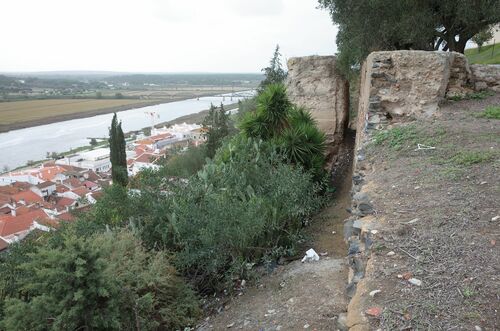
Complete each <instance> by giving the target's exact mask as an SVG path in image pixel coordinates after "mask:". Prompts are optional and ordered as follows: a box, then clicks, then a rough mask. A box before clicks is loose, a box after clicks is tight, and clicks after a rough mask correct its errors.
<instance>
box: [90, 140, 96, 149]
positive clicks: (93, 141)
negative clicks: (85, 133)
mask: <svg viewBox="0 0 500 331" xmlns="http://www.w3.org/2000/svg"><path fill="white" fill-rule="evenodd" d="M97 145H98V142H97V139H95V138H92V139H90V146H92V148H94V147H96V146H97Z"/></svg>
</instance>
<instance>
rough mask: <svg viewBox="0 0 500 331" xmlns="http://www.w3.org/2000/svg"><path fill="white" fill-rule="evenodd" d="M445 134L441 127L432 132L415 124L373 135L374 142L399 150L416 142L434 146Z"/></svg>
mask: <svg viewBox="0 0 500 331" xmlns="http://www.w3.org/2000/svg"><path fill="white" fill-rule="evenodd" d="M445 135H446V130H445V129H444V128H443V127H438V128H436V129H435V130H434V131H432V132H424V131H422V130H421V129H419V128H417V127H416V126H415V125H407V126H401V127H395V128H392V129H390V130H385V131H379V132H377V133H376V134H375V136H374V144H375V145H382V144H385V145H387V146H389V147H390V148H392V149H394V150H401V149H402V148H403V147H405V146H413V145H416V144H417V143H420V144H423V145H429V146H436V145H437V144H438V143H439V142H441V140H442V138H443V137H444V136H445Z"/></svg>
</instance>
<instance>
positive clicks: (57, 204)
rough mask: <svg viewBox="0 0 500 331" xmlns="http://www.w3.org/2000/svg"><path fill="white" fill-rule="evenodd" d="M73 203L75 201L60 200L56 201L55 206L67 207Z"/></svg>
mask: <svg viewBox="0 0 500 331" xmlns="http://www.w3.org/2000/svg"><path fill="white" fill-rule="evenodd" d="M74 202H75V200H73V199H70V198H62V199H60V200H59V201H57V203H56V206H58V207H67V206H71V205H72V204H73V203H74Z"/></svg>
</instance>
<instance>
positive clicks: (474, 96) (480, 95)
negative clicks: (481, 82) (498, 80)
mask: <svg viewBox="0 0 500 331" xmlns="http://www.w3.org/2000/svg"><path fill="white" fill-rule="evenodd" d="M492 95H495V93H493V92H491V91H480V92H474V93H467V94H465V95H454V96H451V97H449V98H448V99H449V100H453V101H460V100H483V99H485V98H487V97H490V96H492Z"/></svg>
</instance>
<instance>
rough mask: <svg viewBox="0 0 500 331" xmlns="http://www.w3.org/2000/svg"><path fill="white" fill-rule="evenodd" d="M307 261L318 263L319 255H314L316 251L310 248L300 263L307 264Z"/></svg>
mask: <svg viewBox="0 0 500 331" xmlns="http://www.w3.org/2000/svg"><path fill="white" fill-rule="evenodd" d="M309 261H319V255H318V253H316V251H315V250H314V249H312V248H310V249H309V250H308V251H307V252H306V255H305V256H304V258H303V259H302V262H309Z"/></svg>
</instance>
